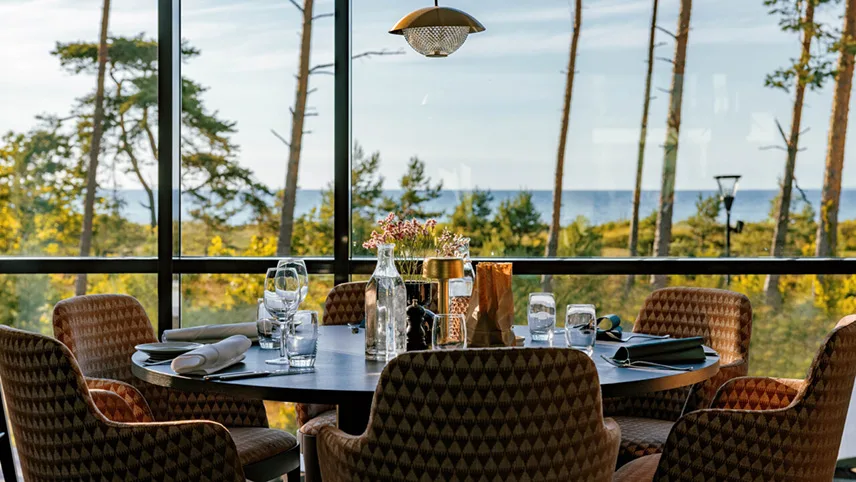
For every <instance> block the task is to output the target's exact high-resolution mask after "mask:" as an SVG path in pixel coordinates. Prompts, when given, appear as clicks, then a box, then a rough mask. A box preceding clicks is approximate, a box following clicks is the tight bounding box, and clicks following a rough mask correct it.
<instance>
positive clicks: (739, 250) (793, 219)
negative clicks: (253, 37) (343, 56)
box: [352, 0, 856, 257]
mask: <svg viewBox="0 0 856 482" xmlns="http://www.w3.org/2000/svg"><path fill="white" fill-rule="evenodd" d="M687 3H688V2H687ZM573 4H574V2H568V1H566V0H547V1H541V2H537V5H536V4H529V3H525V2H511V1H506V0H502V1H497V2H491V3H490V4H489V5H488V4H486V3H484V2H478V1H475V0H460V1H458V2H455V4H454V7H456V8H460V9H462V10H464V11H466V12H468V13H470V14H472V15H473V16H474V17H475V18H477V19H478V20H480V21H481V22H482V23H483V24H484V25H485V26H486V28H487V30H486V31H485V32H483V33H478V34H472V35H470V37H469V38H468V39H467V41H466V43H465V44H464V45H463V46H462V47H461V48H460V50H458V51H457V52H455V53H454V54H452V55H451V56H449V57H448V58H443V59H431V58H425V57H423V56H421V55H420V54H418V53H416V52H414V51H413V50H411V49H410V48H409V47H408V46H407V44H406V43H405V41H404V39H403V38H401V37H399V36H391V35H389V34H387V33H386V31H387V30H388V29H389V28H390V27H391V26H392V25H393V24H394V23H395V22H396V21H397V20H398V19H399V18H400V17H402V16H403V15H405V14H406V13H408V12H409V11H410V10H413V9H416V8H417V7H419V5H415V4H413V5H402V4H398V3H395V4H393V3H389V4H383V5H382V4H380V3H378V2H359V3H354V5H353V17H354V21H353V32H354V33H353V43H354V47H353V51H354V53H355V54H357V53H359V52H362V51H366V50H372V49H378V48H388V49H396V48H403V49H404V50H405V54H404V55H400V56H391V57H387V58H383V59H371V60H365V61H363V60H360V61H355V62H354V66H353V98H352V102H353V144H354V170H355V174H354V176H355V178H356V179H359V180H361V181H365V182H366V184H364V185H363V186H368V187H375V186H376V184H373V183H372V182H369V180H373V181H375V182H378V183H380V184H379V185H380V186H381V187H382V192H371V191H369V192H355V193H354V199H355V200H362V199H363V197H362V196H361V195H363V194H366V195H370V196H373V197H372V198H371V199H372V201H373V202H372V203H371V204H370V207H371V209H369V208H367V207H366V206H363V205H357V204H355V205H354V206H353V216H354V219H353V226H354V227H353V234H354V243H355V245H354V253H355V254H364V252H363V250H362V248H361V247H360V243H361V242H362V241H363V240H364V237H365V232H364V231H363V229H364V227H365V226H364V223H362V218H364V217H368V218H375V217H377V216H379V215H381V214H385V213H386V212H388V211H397V212H407V211H408V210H409V211H410V213H411V214H412V215H414V216H416V217H422V218H427V217H435V218H437V219H438V220H439V221H440V222H441V226H443V225H445V226H448V227H450V228H451V229H453V230H457V231H459V232H461V233H464V234H466V235H468V236H470V237H471V238H472V251H473V254H474V255H476V256H545V255H552V256H559V257H579V256H607V257H623V256H629V255H637V256H678V257H720V256H724V255H725V253H726V246H725V244H726V234H725V233H726V230H725V221H726V204H727V203H724V202H723V199H722V196H721V194H720V192H719V190H718V185H717V182H716V181H715V180H714V176H717V175H723V174H736V175H740V176H742V178H741V180H740V183H739V189H738V191H737V194H736V198H735V199H734V200H733V206H729V207H732V211H731V223H732V226H734V227H735V228H736V227H737V226H738V223H737V222H738V221H740V222H741V224H740V227H741V229H742V232H739V233H738V232H732V233H731V236H730V237H731V243H730V255H731V256H744V257H754V256H769V255H771V254H772V255H775V256H815V255H816V254H817V253H820V255H821V256H836V255H845V254H847V253H849V252H850V251H851V250H852V246H850V244H852V243H851V242H850V241H849V240H848V239H849V238H850V237H848V236H847V234H848V233H850V231H852V228H853V226H852V225H853V224H854V223H856V190H853V189H851V187H852V186H853V185H854V183H856V171H852V170H850V171H847V170H845V171H844V173H843V181H842V183H843V186H844V188H843V191H842V193H841V196H840V198H838V197H835V196H829V197H827V198H825V200H824V201H823V202H822V201H821V193H822V190H823V189H827V190H829V189H832V188H833V187H834V186H833V184H834V183H831V182H830V181H828V180H825V178H824V170H825V157H826V152H827V147H828V138H829V135H830V132H829V129H830V116H831V113H832V108H833V105H834V103H833V100H834V99H833V93H834V87H835V79H834V78H833V77H830V76H829V74H830V73H831V69H833V68H834V66H835V62H836V61H837V56H838V51H837V50H836V48H837V47H835V46H834V45H833V43H834V40H835V37H836V36H840V32H839V30H840V28H841V18H840V16H841V14H842V13H843V5H841V4H832V3H830V4H825V5H823V6H822V7H818V16H817V18H818V22H820V26H821V27H820V28H821V29H822V32H823V35H821V34H820V33H818V35H817V38H815V39H813V43H812V47H811V50H810V52H809V55H810V57H811V61H810V62H809V64H807V66H805V68H803V67H801V66H799V65H797V66H796V67H795V66H794V62H795V60H794V59H798V58H799V57H800V44H799V38H800V32H799V29H797V31H796V32H794V31H789V30H788V31H783V29H782V28H781V26H780V22H783V21H784V22H786V23H787V22H792V21H793V20H794V16H795V17H796V18H798V17H799V16H800V15H805V12H801V11H797V12H785V13H781V12H778V13H777V12H771V11H769V7H766V6H764V4H763V2H745V1H741V0H725V1H721V2H712V3H705V2H702V3H698V2H696V3H695V4H694V5H693V7H692V12H691V16H690V17H688V18H690V23H689V26H690V29H689V35H688V37H686V36H685V35H683V34H684V33H686V32H684V31H677V28H678V18H679V15H680V13H681V12H680V2H660V8H659V11H658V13H657V20H656V24H655V25H656V27H657V29H656V30H655V31H654V33H655V38H654V44H653V54H652V56H651V57H650V60H651V65H652V73H651V76H650V84H651V90H650V94H649V95H648V96H647V97H648V98H649V99H650V100H649V102H647V103H646V101H645V100H646V91H645V90H646V79H648V65H649V54H648V49H649V34H650V33H651V29H652V25H651V13H652V12H651V2H630V1H621V0H616V1H605V2H594V3H591V2H590V3H587V4H585V7H584V8H583V10H582V12H581V27H580V29H579V38H578V45H577V50H576V55H575V57H574V58H573V70H574V72H573V73H574V75H573V90H572V91H570V92H569V78H568V75H567V73H568V65H569V53H570V50H571V46H572V32H573V25H574V18H575V14H576V12H574V11H572V7H573ZM800 5H801V6H804V4H800ZM786 10H787V9H786ZM789 14H790V16H789ZM675 35H677V38H675ZM682 39H685V40H686V41H687V48H686V55H685V58H679V59H676V58H675V57H676V55H677V54H676V43H678V42H679V41H680V40H682ZM678 66H685V73H684V75H683V76H680V75H675V74H673V71H674V70H675V69H676V68H677V67H678ZM812 69H814V70H812ZM795 72H803V74H800V76H796V77H795V76H794V74H795ZM812 72H813V74H812ZM800 79H801V80H800ZM674 80H679V81H680V82H679V83H678V84H676V85H675V89H673V88H672V85H673V82H674ZM821 81H822V82H821ZM799 84H802V86H800V85H799ZM678 87H681V88H678ZM802 88H804V89H805V91H806V97H805V100H804V103H803V104H802V105H801V106H800V108H801V114H802V122H801V124H800V125H799V126H797V127H795V129H796V132H801V135H800V136H799V138H798V144H797V142H796V139H793V138H791V136H790V132H791V129H792V112H793V111H794V106H795V100H794V99H795V95H796V92H797V90H800V89H802ZM569 93H570V95H571V97H570V104H569V107H568V109H569V110H568V111H565V109H566V106H565V103H564V102H565V98H566V95H568V94H569ZM678 94H680V99H678V97H677V96H678ZM673 98H674V99H675V102H674V103H673V102H672V99H673ZM645 104H647V105H648V113H647V118H646V126H647V131H646V135H645V136H644V137H643V136H641V135H640V133H641V124H642V117H643V105H645ZM670 105H680V106H681V112H680V115H679V116H677V117H679V118H680V134H679V136H674V135H668V134H669V121H668V119H669V118H670V112H671V109H670ZM675 114H677V112H676V111H675V112H671V117H672V118H673V119H674V118H676V116H675ZM563 118H564V119H566V120H567V133H564V132H563ZM778 125H781V127H782V132H781V133H780V131H779V127H778ZM673 127H676V125H675V124H674V123H673ZM833 129H835V131H836V132H843V131H841V127H840V123H837V124H836V125H833ZM851 131H852V129H851ZM782 134H784V135H785V136H786V137H788V140H787V141H788V142H791V145H792V147H794V149H793V150H792V152H795V153H796V162H795V166H796V168H795V169H794V170H793V172H790V173H787V175H786V172H785V168H786V161H787V159H788V156H789V154H788V152H787V151H788V148H787V144H786V141H784V140H783V138H782ZM853 136H854V134H852V133H847V134H846V137H847V139H848V140H851V141H852V140H853V139H852V138H853ZM560 137H566V145H565V146H564V149H563V150H562V149H561V148H560V146H562V145H563V144H562V143H560ZM640 139H642V140H644V141H645V144H644V148H643V149H641V150H640ZM559 161H561V163H562V166H563V170H564V175H563V177H562V179H561V182H560V183H559V186H560V192H561V197H560V199H561V203H560V204H561V206H560V209H559V210H556V207H557V206H554V203H553V199H554V190H555V183H556V167H557V162H559ZM641 161H644V164H643V167H642V171H641V177H640V178H638V179H637V166H638V165H639V163H640V162H641ZM368 162H372V163H373V164H367V163H368ZM664 164H666V165H667V166H671V167H669V168H667V169H664ZM366 166H371V169H364V170H361V169H362V168H364V167H366ZM839 170H840V169H839ZM664 172H665V174H664ZM791 179H793V182H791ZM637 182H638V183H639V187H638V188H637V187H636V186H637ZM783 184H785V185H788V186H789V189H788V191H787V194H788V198H789V209H783V210H782V211H781V212H782V213H787V214H788V217H787V219H785V218H784V217H783V216H781V215H780V210H779V203H780V201H781V199H782V196H781V193H782V189H783V188H782V187H781V186H782V185H783ZM663 186H666V187H667V189H666V190H665V191H664V189H663ZM672 188H673V190H674V194H673V195H674V201H673V203H670V202H668V200H669V198H670V196H671V195H670V189H672ZM355 189H357V190H359V189H360V185H359V184H358V185H357V186H356V187H355ZM634 195H637V196H638V202H636V203H635V202H634V198H635V197H636V196H634ZM661 198H664V199H665V201H664V202H663V203H661ZM634 204H636V206H637V209H638V211H637V212H638V215H637V216H636V217H635V218H636V221H637V222H636V223H632V221H633V219H634ZM832 207H835V208H836V209H837V210H838V212H839V214H838V220H839V223H837V227H835V226H833V225H832V224H828V223H829V222H831V221H829V219H830V218H829V217H828V216H827V217H826V218H824V217H822V216H821V214H822V213H829V212H831V208H832ZM372 210H373V211H372ZM658 211H660V212H661V214H660V215H659V216H658ZM554 213H555V214H556V216H557V218H558V220H559V224H558V229H557V230H556V231H557V236H556V243H555V248H554V249H552V250H550V249H548V244H549V233H550V228H551V225H552V224H553V221H552V219H553V215H554ZM658 217H659V218H660V222H659V223H658ZM823 219H826V222H827V224H825V225H826V226H827V227H828V226H833V228H831V229H833V230H835V229H837V230H838V232H839V233H840V234H839V236H838V243H837V246H835V247H834V249H830V250H826V251H818V248H817V243H816V238H817V232H818V223H819V222H820V221H821V220H823ZM631 224H634V225H635V226H637V227H636V232H637V236H635V237H634V238H633V241H632V246H631V234H630V233H631ZM777 225H779V227H778V228H777ZM777 229H778V230H779V231H782V233H780V235H779V236H778V237H777V238H776V237H775V236H774V232H775V231H776V230H777ZM658 231H659V234H658ZM774 238H776V239H778V242H777V243H776V248H775V250H774V249H773V246H774V243H773V240H774ZM655 239H662V240H665V241H664V242H662V243H660V244H662V246H661V247H660V248H657V244H656V243H655ZM824 239H828V237H824Z"/></svg>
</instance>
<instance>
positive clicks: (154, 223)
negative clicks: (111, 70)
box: [111, 74, 158, 231]
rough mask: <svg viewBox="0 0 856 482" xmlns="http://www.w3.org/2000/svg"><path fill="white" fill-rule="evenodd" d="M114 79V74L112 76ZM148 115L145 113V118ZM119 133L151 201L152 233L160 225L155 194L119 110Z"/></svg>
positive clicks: (119, 87)
mask: <svg viewBox="0 0 856 482" xmlns="http://www.w3.org/2000/svg"><path fill="white" fill-rule="evenodd" d="M111 77H112V74H111ZM113 80H114V82H116V96H117V97H118V98H120V99H121V98H122V82H121V81H116V79H113ZM145 115H146V114H145V113H144V114H143V116H145ZM119 131H120V133H121V140H122V150H123V151H125V154H127V155H128V160H130V161H131V170H132V171H134V175H136V176H137V180H138V181H140V185H141V186H143V189H144V190H145V191H146V197H148V199H149V204H148V206H145V207H146V208H147V209H148V210H149V224H150V226H151V228H152V231H154V229H155V228H156V227H157V225H158V216H157V210H156V209H155V193H154V191H153V190H152V188H151V186H149V183H148V182H147V181H146V178H145V177H144V176H143V171H142V169H140V161H139V159H137V155H136V153H135V152H134V148H133V146H131V144H130V143H129V142H128V127H127V125H126V123H125V112H124V111H122V110H121V109H119Z"/></svg>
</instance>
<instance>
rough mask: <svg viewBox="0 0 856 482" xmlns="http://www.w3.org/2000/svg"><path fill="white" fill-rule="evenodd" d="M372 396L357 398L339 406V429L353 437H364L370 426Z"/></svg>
mask: <svg viewBox="0 0 856 482" xmlns="http://www.w3.org/2000/svg"><path fill="white" fill-rule="evenodd" d="M371 409H372V396H368V397H355V398H353V399H351V400H348V402H347V403H343V404H341V405H338V406H337V418H338V423H339V429H340V430H342V431H343V432H345V433H347V434H351V435H362V434H363V432H365V431H366V427H368V425H369V414H370V413H371Z"/></svg>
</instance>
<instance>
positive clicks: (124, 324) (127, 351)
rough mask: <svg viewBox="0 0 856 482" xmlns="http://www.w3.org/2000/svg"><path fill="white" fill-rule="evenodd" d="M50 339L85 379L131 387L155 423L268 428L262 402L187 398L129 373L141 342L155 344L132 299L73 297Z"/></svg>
mask: <svg viewBox="0 0 856 482" xmlns="http://www.w3.org/2000/svg"><path fill="white" fill-rule="evenodd" d="M53 325H54V335H55V336H56V338H57V339H58V340H59V341H60V342H62V343H64V344H65V345H66V346H67V347H68V348H69V349H70V350H71V352H72V353H74V356H75V358H77V362H78V363H79V364H80V368H81V370H82V371H83V374H84V375H85V376H87V377H92V378H107V379H110V380H118V381H120V382H125V383H128V384H130V385H133V386H134V387H135V388H137V390H139V391H140V392H141V393H142V394H143V396H144V397H145V399H146V401H147V402H148V404H149V407H150V408H151V411H152V416H153V417H154V419H155V420H157V421H171V420H199V419H202V420H214V421H216V422H220V423H222V424H225V425H228V426H236V427H241V426H249V427H266V426H267V414H266V412H265V407H264V402H262V401H261V400H247V401H245V400H235V399H234V398H231V397H228V396H225V395H221V394H201V393H185V392H181V391H178V390H172V389H168V388H163V387H159V386H156V385H152V384H150V383H146V382H143V381H142V380H140V379H139V378H137V377H135V376H134V375H133V373H132V372H131V355H133V354H134V352H135V349H134V347H135V346H136V345H138V344H141V343H152V342H156V341H157V338H156V337H155V333H154V329H153V328H152V323H151V321H150V320H149V317H148V315H146V311H145V309H144V308H143V306H142V305H141V304H140V302H139V301H137V300H136V299H134V298H133V297H131V296H126V295H117V294H104V295H87V296H75V297H73V298H69V299H66V300H62V301H60V302H59V303H57V304H56V306H55V307H54V311H53Z"/></svg>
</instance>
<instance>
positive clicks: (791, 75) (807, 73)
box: [764, 0, 838, 92]
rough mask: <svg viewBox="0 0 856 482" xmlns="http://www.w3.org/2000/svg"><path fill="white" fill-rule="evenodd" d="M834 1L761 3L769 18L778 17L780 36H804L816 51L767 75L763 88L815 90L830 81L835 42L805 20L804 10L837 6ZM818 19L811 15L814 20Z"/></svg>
mask: <svg viewBox="0 0 856 482" xmlns="http://www.w3.org/2000/svg"><path fill="white" fill-rule="evenodd" d="M837 1H838V0H764V5H766V6H767V7H769V12H770V14H771V15H779V16H780V19H779V28H781V29H782V31H784V32H794V33H799V34H804V35H808V36H810V37H811V42H812V43H814V44H815V45H816V46H817V48H815V49H813V50H812V53H811V54H810V55H809V56H800V57H799V58H793V59H791V65H789V66H787V67H785V68H782V69H778V70H776V71H775V72H773V73H772V74H769V75H767V77H766V79H765V80H764V85H765V86H767V87H771V88H774V89H781V90H784V91H785V92H788V91H790V89H791V87H792V86H794V85H804V86H806V87H808V88H809V89H811V90H818V89H821V88H822V87H823V84H824V83H825V82H826V81H827V80H828V79H830V78H833V77H835V75H836V72H835V63H834V60H833V58H832V57H831V56H830V55H829V53H830V52H831V51H834V50H835V47H834V44H835V39H834V36H833V34H832V33H831V31H830V27H828V26H826V25H824V24H822V23H819V22H817V21H814V20H813V19H812V20H811V21H808V20H807V18H806V7H807V6H808V5H809V4H811V5H812V6H813V7H814V8H819V7H822V6H824V5H826V4H831V3H837ZM817 17H818V15H817V14H815V16H814V18H817Z"/></svg>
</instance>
